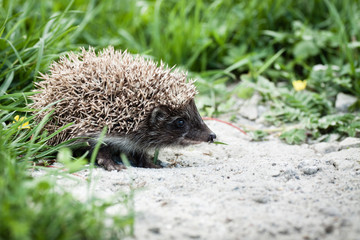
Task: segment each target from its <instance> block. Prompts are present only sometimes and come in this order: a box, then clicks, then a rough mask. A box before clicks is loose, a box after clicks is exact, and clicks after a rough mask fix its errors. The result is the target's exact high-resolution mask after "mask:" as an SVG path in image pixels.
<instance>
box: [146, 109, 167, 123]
mask: <svg viewBox="0 0 360 240" xmlns="http://www.w3.org/2000/svg"><path fill="white" fill-rule="evenodd" d="M165 119H166V112H165V111H164V110H163V109H161V108H160V107H157V108H154V110H153V111H152V112H151V118H150V122H151V124H156V123H157V122H160V121H163V120H165Z"/></svg>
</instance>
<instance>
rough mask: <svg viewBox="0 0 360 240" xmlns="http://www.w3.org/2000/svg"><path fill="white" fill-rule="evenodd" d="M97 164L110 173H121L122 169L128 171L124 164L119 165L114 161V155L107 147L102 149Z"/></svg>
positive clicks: (97, 157)
mask: <svg viewBox="0 0 360 240" xmlns="http://www.w3.org/2000/svg"><path fill="white" fill-rule="evenodd" d="M96 164H97V165H99V166H101V167H103V168H104V169H105V170H108V171H112V170H117V171H120V170H122V169H126V166H125V165H124V164H121V163H118V162H117V161H115V160H114V158H113V154H112V153H111V151H110V150H109V149H108V148H106V147H102V148H100V150H99V152H98V154H97V156H96Z"/></svg>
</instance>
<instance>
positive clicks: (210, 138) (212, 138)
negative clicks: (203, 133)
mask: <svg viewBox="0 0 360 240" xmlns="http://www.w3.org/2000/svg"><path fill="white" fill-rule="evenodd" d="M215 138H216V134H215V133H213V132H211V133H210V134H209V138H208V142H211V143H212V142H214V139H215Z"/></svg>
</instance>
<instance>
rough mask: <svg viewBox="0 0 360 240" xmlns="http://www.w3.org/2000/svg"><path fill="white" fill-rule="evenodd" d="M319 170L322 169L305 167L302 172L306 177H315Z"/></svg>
mask: <svg viewBox="0 0 360 240" xmlns="http://www.w3.org/2000/svg"><path fill="white" fill-rule="evenodd" d="M319 170H320V168H319V167H317V166H310V167H304V168H303V169H302V172H303V173H304V174H305V175H313V174H315V173H317V172H318V171H319Z"/></svg>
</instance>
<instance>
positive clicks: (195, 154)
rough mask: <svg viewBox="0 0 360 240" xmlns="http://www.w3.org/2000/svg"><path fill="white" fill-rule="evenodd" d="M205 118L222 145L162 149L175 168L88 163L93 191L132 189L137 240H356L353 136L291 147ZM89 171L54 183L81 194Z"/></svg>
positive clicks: (359, 180)
mask: <svg viewBox="0 0 360 240" xmlns="http://www.w3.org/2000/svg"><path fill="white" fill-rule="evenodd" d="M207 124H208V125H209V127H210V128H211V129H212V130H213V131H214V132H215V133H216V134H217V136H218V140H219V141H221V142H225V143H227V144H228V145H214V144H201V145H196V146H192V147H188V148H185V149H165V150H163V151H161V152H160V155H159V158H160V159H161V160H162V161H164V162H166V163H167V164H169V166H176V167H168V168H163V169H142V168H130V169H127V170H124V171H121V172H115V171H113V172H107V171H105V170H103V169H100V168H97V169H95V171H94V176H95V179H96V180H95V183H94V186H93V187H94V190H95V193H96V195H98V196H101V197H111V196H113V195H114V194H116V193H118V192H120V191H127V190H128V189H129V185H132V186H133V187H134V188H135V189H137V190H136V192H135V210H136V222H135V236H136V238H137V239H340V238H341V239H359V236H360V204H359V203H360V164H359V161H360V148H359V147H358V145H356V144H354V141H355V142H356V141H358V139H353V141H352V142H351V141H350V142H351V145H348V146H346V144H345V146H344V143H331V144H329V146H328V148H327V146H325V145H324V144H321V146H320V145H319V146H315V145H307V144H303V145H301V146H291V145H287V144H284V143H282V142H280V141H279V140H277V139H271V140H269V141H264V142H251V141H249V139H248V138H247V137H246V136H245V135H243V134H242V133H241V132H239V131H237V130H235V129H234V128H232V127H230V126H227V125H225V124H222V123H218V122H214V121H208V122H207ZM341 144H342V145H341ZM324 149H325V150H324ZM88 174H89V171H88V170H84V171H81V172H79V173H78V175H79V176H80V177H79V179H80V180H79V181H77V182H75V181H71V180H69V179H60V180H59V183H60V185H62V186H63V187H65V189H67V190H68V191H71V192H73V193H74V195H76V196H78V197H79V199H83V198H85V196H86V181H85V180H83V179H82V178H85V177H87V176H88ZM35 175H36V174H35Z"/></svg>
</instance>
